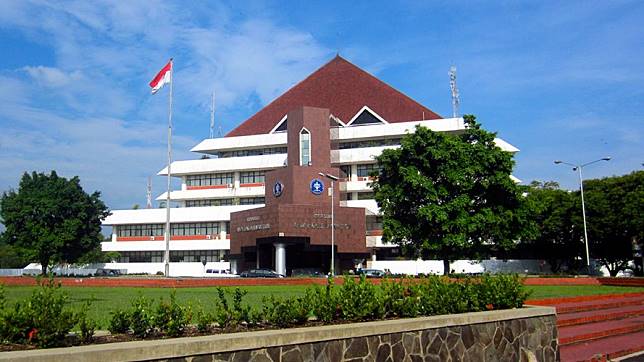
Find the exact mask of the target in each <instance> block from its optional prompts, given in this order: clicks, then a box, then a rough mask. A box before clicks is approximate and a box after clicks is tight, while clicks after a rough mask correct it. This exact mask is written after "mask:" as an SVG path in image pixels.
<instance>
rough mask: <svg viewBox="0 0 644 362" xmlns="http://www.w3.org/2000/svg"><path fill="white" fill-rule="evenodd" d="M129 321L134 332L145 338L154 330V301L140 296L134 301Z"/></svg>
mask: <svg viewBox="0 0 644 362" xmlns="http://www.w3.org/2000/svg"><path fill="white" fill-rule="evenodd" d="M128 321H129V324H130V329H131V330H132V334H134V335H135V336H137V337H140V338H145V337H147V336H149V335H150V334H151V333H152V332H153V329H152V328H153V327H154V314H153V313H152V301H151V300H149V299H147V298H145V297H144V296H140V297H138V298H137V299H135V300H134V301H133V302H132V309H131V310H130V312H129V313H128Z"/></svg>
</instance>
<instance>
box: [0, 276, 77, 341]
mask: <svg viewBox="0 0 644 362" xmlns="http://www.w3.org/2000/svg"><path fill="white" fill-rule="evenodd" d="M39 284H40V288H38V289H36V290H34V291H33V293H32V295H31V296H30V297H29V298H28V299H27V300H25V301H22V302H18V303H16V304H15V305H14V306H13V308H4V307H5V306H4V305H3V310H2V313H1V315H0V339H2V341H8V342H10V343H22V344H35V345H37V346H39V347H54V346H60V345H62V344H63V342H64V340H65V336H67V334H68V333H69V332H70V331H71V330H72V328H73V327H74V325H75V324H76V321H77V316H76V315H75V314H74V312H73V311H71V310H70V309H69V308H68V307H69V306H68V299H67V295H66V294H65V293H64V292H62V291H61V289H60V284H56V283H55V282H54V280H53V278H50V279H48V280H42V281H40V282H39Z"/></svg>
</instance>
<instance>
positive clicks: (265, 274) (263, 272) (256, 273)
mask: <svg viewBox="0 0 644 362" xmlns="http://www.w3.org/2000/svg"><path fill="white" fill-rule="evenodd" d="M239 276H240V277H242V278H284V275H282V274H278V273H277V272H276V271H275V270H271V269H251V270H247V271H243V272H241V274H239Z"/></svg>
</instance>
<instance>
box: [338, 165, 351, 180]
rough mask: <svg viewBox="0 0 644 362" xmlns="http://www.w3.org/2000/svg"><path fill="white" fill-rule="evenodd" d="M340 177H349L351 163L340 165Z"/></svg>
mask: <svg viewBox="0 0 644 362" xmlns="http://www.w3.org/2000/svg"><path fill="white" fill-rule="evenodd" d="M340 178H346V179H347V180H348V179H350V178H351V165H342V166H340Z"/></svg>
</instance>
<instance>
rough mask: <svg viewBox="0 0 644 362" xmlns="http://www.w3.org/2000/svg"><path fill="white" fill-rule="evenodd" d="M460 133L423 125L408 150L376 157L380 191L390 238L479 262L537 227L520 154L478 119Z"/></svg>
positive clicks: (406, 141)
mask: <svg viewBox="0 0 644 362" xmlns="http://www.w3.org/2000/svg"><path fill="white" fill-rule="evenodd" d="M464 119H465V125H466V130H465V131H463V132H461V133H459V134H448V133H439V132H433V131H431V130H430V129H428V128H425V127H417V128H416V131H415V132H414V133H411V134H408V135H406V136H405V137H403V139H402V142H401V147H400V148H397V149H387V150H385V151H383V153H382V154H381V155H380V156H378V157H377V158H376V160H377V162H378V164H379V166H380V172H379V174H378V175H377V176H378V177H377V179H376V180H375V181H374V182H373V184H372V187H373V189H374V192H375V199H376V201H377V202H378V206H379V207H380V210H381V213H382V215H383V240H384V241H385V242H392V243H395V244H398V245H401V246H402V247H403V249H406V250H412V251H414V252H415V253H417V254H418V255H429V256H432V257H438V258H440V259H442V260H443V269H444V272H445V274H447V273H449V271H450V268H449V265H450V260H455V259H459V258H463V257H477V256H478V255H477V252H478V251H480V250H481V249H482V248H483V246H489V245H495V246H496V247H497V248H501V249H507V248H511V247H512V246H513V245H514V243H515V241H516V240H517V239H519V238H520V237H521V236H523V235H524V234H526V233H527V232H528V231H529V230H530V228H529V227H527V226H528V225H529V222H528V218H527V216H528V215H527V214H528V211H527V208H525V207H522V202H523V199H522V197H521V191H520V188H519V187H518V185H516V184H515V182H514V181H513V180H512V179H511V178H510V173H511V172H512V167H513V166H514V161H513V158H512V154H511V153H509V152H505V151H503V150H501V149H500V148H499V147H497V145H496V144H495V142H494V138H495V134H494V133H491V132H487V131H485V130H483V129H482V128H481V126H480V124H478V123H477V122H476V120H475V117H474V116H465V117H464Z"/></svg>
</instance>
